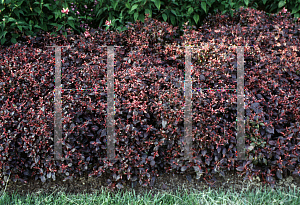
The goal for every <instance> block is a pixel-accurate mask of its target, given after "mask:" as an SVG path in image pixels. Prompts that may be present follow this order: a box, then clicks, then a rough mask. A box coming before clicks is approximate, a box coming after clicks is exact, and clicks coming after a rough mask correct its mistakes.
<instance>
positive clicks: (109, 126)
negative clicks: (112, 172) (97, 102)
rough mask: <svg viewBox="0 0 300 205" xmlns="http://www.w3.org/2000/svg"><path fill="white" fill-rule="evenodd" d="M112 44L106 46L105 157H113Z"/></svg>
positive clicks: (110, 158)
mask: <svg viewBox="0 0 300 205" xmlns="http://www.w3.org/2000/svg"><path fill="white" fill-rule="evenodd" d="M114 109H115V99H114V46H107V118H106V119H107V120H106V124H107V157H108V159H109V160H112V159H114V158H115V119H114V117H115V110H114Z"/></svg>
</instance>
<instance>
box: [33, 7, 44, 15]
mask: <svg viewBox="0 0 300 205" xmlns="http://www.w3.org/2000/svg"><path fill="white" fill-rule="evenodd" d="M33 10H34V11H35V12H36V13H38V14H39V15H40V14H41V13H42V10H41V9H40V8H39V7H35V8H34V9H33Z"/></svg>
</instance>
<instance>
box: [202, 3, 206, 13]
mask: <svg viewBox="0 0 300 205" xmlns="http://www.w3.org/2000/svg"><path fill="white" fill-rule="evenodd" d="M201 8H202V9H203V10H204V11H205V13H207V12H206V3H205V2H203V1H202V2H201Z"/></svg>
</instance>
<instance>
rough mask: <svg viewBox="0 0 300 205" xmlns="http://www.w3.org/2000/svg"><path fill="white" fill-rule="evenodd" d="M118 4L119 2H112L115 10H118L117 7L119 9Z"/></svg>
mask: <svg viewBox="0 0 300 205" xmlns="http://www.w3.org/2000/svg"><path fill="white" fill-rule="evenodd" d="M118 3H119V2H118V1H116V2H112V5H113V8H114V10H116V7H117V5H118Z"/></svg>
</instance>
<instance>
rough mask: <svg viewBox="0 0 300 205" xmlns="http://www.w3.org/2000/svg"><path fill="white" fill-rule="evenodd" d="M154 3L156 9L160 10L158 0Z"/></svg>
mask: <svg viewBox="0 0 300 205" xmlns="http://www.w3.org/2000/svg"><path fill="white" fill-rule="evenodd" d="M154 4H155V6H156V7H157V9H158V10H160V0H155V2H154Z"/></svg>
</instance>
